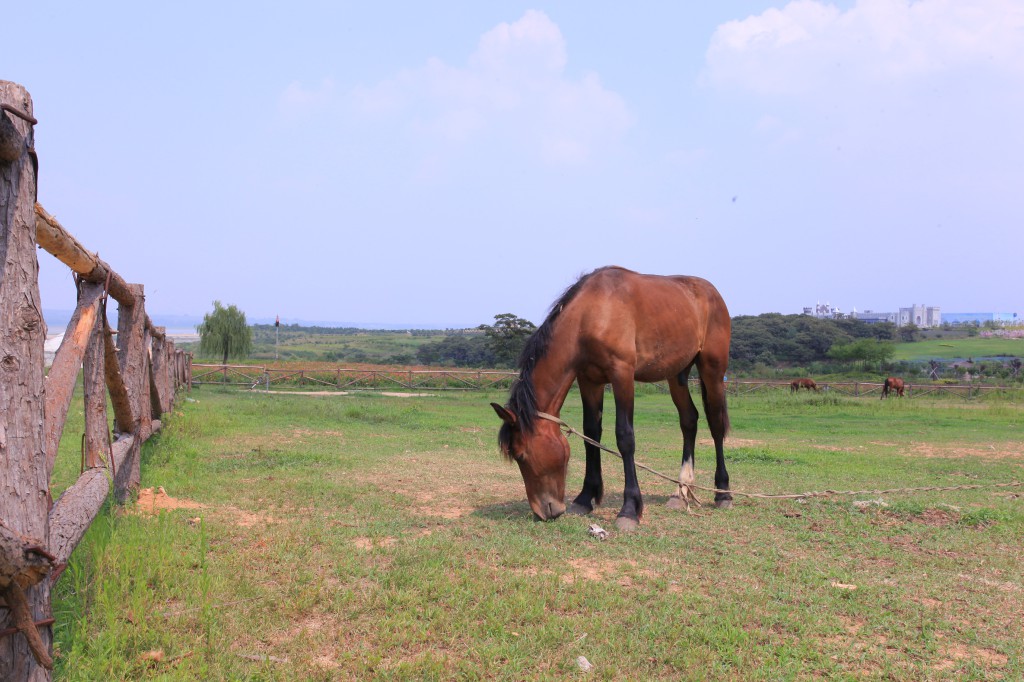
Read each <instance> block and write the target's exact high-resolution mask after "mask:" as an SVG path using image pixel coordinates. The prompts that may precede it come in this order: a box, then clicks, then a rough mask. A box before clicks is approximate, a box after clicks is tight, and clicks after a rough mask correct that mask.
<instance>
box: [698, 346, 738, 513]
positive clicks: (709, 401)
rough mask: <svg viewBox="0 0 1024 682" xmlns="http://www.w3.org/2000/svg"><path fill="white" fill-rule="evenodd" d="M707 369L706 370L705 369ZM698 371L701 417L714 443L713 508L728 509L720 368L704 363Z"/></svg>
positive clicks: (726, 420) (725, 425) (726, 415)
mask: <svg viewBox="0 0 1024 682" xmlns="http://www.w3.org/2000/svg"><path fill="white" fill-rule="evenodd" d="M708 365H710V366H708ZM699 369H700V393H701V397H702V398H703V399H704V414H705V416H706V417H707V419H708V426H709V427H711V438H712V439H714V441H715V488H717V489H718V490H719V492H716V493H715V506H716V507H719V508H722V509H728V508H729V507H731V506H732V493H730V492H729V472H728V471H726V470H725V434H726V433H728V432H729V408H728V406H727V404H726V399H725V370H724V365H723V366H722V368H721V369H719V368H718V367H717V366H716V365H714V364H713V363H707V365H705V366H701V367H699Z"/></svg>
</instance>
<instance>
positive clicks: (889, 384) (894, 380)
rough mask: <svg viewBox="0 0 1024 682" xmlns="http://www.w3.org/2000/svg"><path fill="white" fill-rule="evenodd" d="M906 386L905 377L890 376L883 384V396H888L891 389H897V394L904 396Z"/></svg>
mask: <svg viewBox="0 0 1024 682" xmlns="http://www.w3.org/2000/svg"><path fill="white" fill-rule="evenodd" d="M904 388H905V385H904V383H903V379H900V378H899V377H889V378H888V379H886V380H885V383H883V384H882V398H883V399H884V398H888V397H889V391H890V390H893V391H896V395H898V396H899V397H901V398H902V397H903V389H904Z"/></svg>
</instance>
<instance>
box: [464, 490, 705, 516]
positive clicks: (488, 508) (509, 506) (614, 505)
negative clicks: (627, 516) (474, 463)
mask: <svg viewBox="0 0 1024 682" xmlns="http://www.w3.org/2000/svg"><path fill="white" fill-rule="evenodd" d="M668 500H669V495H656V494H654V495H652V494H645V495H644V506H645V508H647V509H650V508H653V507H655V506H657V507H667V506H668ZM570 504H572V498H571V497H569V498H566V500H565V506H566V507H568V506H569V505H570ZM621 508H622V494H621V493H619V494H615V495H606V496H605V498H604V502H602V504H601V506H600V507H598V508H597V509H595V510H594V511H593V512H591V514H589V515H587V517H585V518H590V517H597V516H602V517H604V516H608V515H609V514H610V515H612V516H614V515H615V514H617V513H618V510H619V509H621ZM701 509H708V510H715V505H714V503H713V502H708V501H704V504H703V506H702V507H701ZM684 513H685V512H684ZM470 516H472V517H474V518H478V519H487V520H489V521H509V520H513V519H519V518H525V519H533V518H534V516H533V510H532V509H530V503H529V502H527V500H526V499H525V498H523V499H521V500H511V501H507V502H496V503H494V504H485V505H482V506H480V507H477V508H476V509H474V510H473V511H472V512H470ZM564 516H567V517H568V516H569V515H568V514H565V515H564Z"/></svg>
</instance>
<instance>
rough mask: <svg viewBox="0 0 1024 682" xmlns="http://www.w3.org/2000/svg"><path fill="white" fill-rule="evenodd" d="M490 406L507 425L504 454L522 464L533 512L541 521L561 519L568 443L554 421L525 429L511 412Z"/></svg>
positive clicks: (504, 427)
mask: <svg viewBox="0 0 1024 682" xmlns="http://www.w3.org/2000/svg"><path fill="white" fill-rule="evenodd" d="M491 407H493V408H494V411H495V412H497V413H498V416H499V417H501V420H502V421H503V422H504V423H503V424H502V426H501V430H500V431H499V432H498V445H499V446H500V447H501V453H502V454H503V455H505V457H507V458H508V459H510V460H513V461H515V463H516V464H518V465H519V471H520V472H521V473H522V474H523V482H524V483H525V484H526V498H527V499H528V500H529V501H530V508H531V509H533V513H534V514H535V515H536V516H537V518H539V519H540V520H542V521H548V520H551V519H555V518H558V517H559V516H561V515H562V514H563V513H564V512H565V478H566V475H567V473H568V470H569V441H568V440H567V439H566V437H565V435H564V434H563V433H562V431H561V429H559V428H558V425H557V424H556V423H554V422H552V421H548V420H546V419H544V420H539V421H537V422H534V423H532V424H531V428H523V425H522V424H521V423H520V420H519V419H518V418H517V417H516V415H515V413H514V412H512V411H511V410H509V409H507V408H505V407H502V406H501V405H499V404H497V403H491Z"/></svg>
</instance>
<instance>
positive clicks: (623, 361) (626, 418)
mask: <svg viewBox="0 0 1024 682" xmlns="http://www.w3.org/2000/svg"><path fill="white" fill-rule="evenodd" d="M730 335H731V321H730V319H729V311H728V310H727V309H726V307H725V302H724V301H723V300H722V297H721V295H720V294H719V293H718V291H717V290H716V289H715V287H714V286H712V285H711V283H710V282H707V281H706V280H703V279H700V278H698V277H685V276H681V275H680V276H674V277H663V276H658V275H641V274H638V273H636V272H632V271H630V270H626V269H623V268H619V267H605V268H600V269H598V270H595V271H594V272H591V273H590V274H589V275H585V276H583V277H581V278H580V279H579V280H578V281H577V282H576V283H575V284H573V285H572V286H571V287H569V288H568V289H567V290H566V292H565V293H564V294H563V295H562V297H561V298H559V299H558V300H557V301H555V303H554V305H552V306H551V312H549V313H548V316H547V319H545V320H544V322H543V324H541V326H540V327H539V328H538V329H537V331H536V332H534V334H533V335H532V336H531V337H530V338H529V339H528V340H527V343H526V347H525V348H524V349H523V353H522V355H521V356H520V358H519V370H520V371H519V378H518V379H517V380H516V381H515V383H513V385H512V388H511V390H510V392H509V399H508V405H507V406H505V407H502V406H501V405H498V404H497V403H491V406H492V407H493V408H494V411H495V412H497V413H498V416H499V417H501V419H502V421H503V422H504V424H502V427H501V430H500V431H499V432H498V445H499V446H500V448H501V452H502V453H503V454H504V455H505V456H506V457H507V458H508V459H510V460H514V461H515V462H516V463H518V464H519V470H520V472H522V475H523V482H524V483H525V484H526V496H527V498H528V499H529V501H530V508H531V509H533V512H534V514H535V515H536V516H537V518H539V519H542V520H546V519H554V518H556V517H558V516H560V515H561V514H562V513H563V512H564V511H565V479H566V473H567V471H568V465H569V442H568V441H567V440H566V437H565V435H564V434H563V433H562V431H561V430H560V429H559V426H558V424H557V423H555V422H553V421H550V420H548V419H539V418H538V413H541V412H543V413H546V414H550V415H554V416H556V417H557V416H558V413H559V411H560V410H561V408H562V404H563V403H564V402H565V398H566V395H567V394H568V393H569V389H570V388H571V387H572V383H573V381H574V380H575V381H576V383H577V385H578V386H579V391H580V397H581V398H582V400H583V432H584V434H585V435H586V436H588V437H589V438H592V439H594V440H595V441H600V440H601V417H602V414H603V406H604V389H605V385H607V384H611V385H612V394H613V395H614V398H615V440H616V443H617V444H618V448H619V452H620V453H621V455H622V466H623V468H624V470H625V479H626V480H625V489H624V491H623V495H622V497H623V501H622V509H621V511H620V512H619V516H618V519H616V525H617V526H618V527H619V528H620V529H622V530H632V529H634V528H636V527H637V526H638V525H639V523H640V519H641V517H642V516H643V511H644V504H643V498H642V496H641V494H640V484H639V483H638V481H637V476H636V465H635V462H634V459H633V455H634V451H635V450H636V443H635V440H634V435H633V386H634V382H636V381H646V382H651V381H660V380H662V379H667V380H668V386H669V392H670V393H671V396H672V401H673V403H674V404H675V406H676V410H677V411H678V412H679V425H680V428H681V429H682V432H683V458H682V468H681V470H680V472H679V487H678V489H677V490H676V492H675V493H674V494H673V495H672V498H671V499H670V501H669V503H670V505H672V506H677V507H678V506H682V505H683V504H687V505H688V504H689V501H690V500H691V499H694V500H695V499H696V498H695V497H694V495H693V491H692V490H691V489H690V487H689V486H690V485H691V484H692V483H693V482H694V473H693V452H694V445H695V443H696V440H697V420H698V414H697V408H696V406H695V405H694V404H693V399H692V398H691V397H690V391H689V388H688V386H687V381H688V380H689V375H690V369H691V368H692V367H693V366H694V365H697V371H698V373H699V375H700V388H701V396H702V398H703V402H704V413H705V415H706V417H707V419H708V424H709V426H710V427H711V436H712V438H713V439H714V441H715V457H716V468H715V487H716V488H718V489H719V490H721V491H726V492H718V493H715V503H716V505H717V506H719V507H728V506H731V504H732V495H731V494H730V493H728V492H727V491H728V490H729V474H728V473H727V472H726V470H725V456H724V453H723V450H722V443H723V440H724V439H725V434H726V432H727V431H728V429H729V413H728V410H727V408H726V400H725V382H724V377H725V372H726V369H727V367H728V364H729V339H730ZM586 451H587V465H586V473H585V474H584V478H583V489H582V490H581V491H580V494H579V495H577V496H576V499H575V500H574V501H573V503H572V507H571V509H570V511H571V512H573V513H577V514H589V513H590V512H592V511H593V510H594V507H595V506H596V505H598V504H600V503H601V500H602V498H603V497H604V481H603V479H602V477H601V451H600V449H598V448H597V447H596V446H594V445H591V444H589V443H587V444H586Z"/></svg>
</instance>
